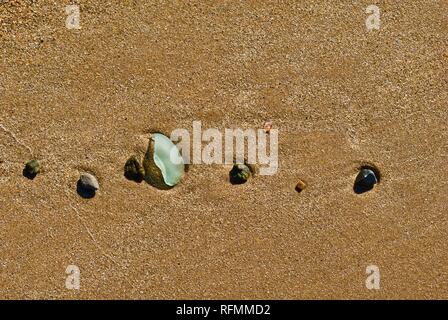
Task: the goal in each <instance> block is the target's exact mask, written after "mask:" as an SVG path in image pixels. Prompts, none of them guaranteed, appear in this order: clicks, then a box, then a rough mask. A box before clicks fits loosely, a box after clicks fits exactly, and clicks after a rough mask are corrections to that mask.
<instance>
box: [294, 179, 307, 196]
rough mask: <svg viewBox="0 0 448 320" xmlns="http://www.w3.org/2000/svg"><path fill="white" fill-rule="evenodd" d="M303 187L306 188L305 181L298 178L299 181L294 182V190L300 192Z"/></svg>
mask: <svg viewBox="0 0 448 320" xmlns="http://www.w3.org/2000/svg"><path fill="white" fill-rule="evenodd" d="M304 189H306V182H305V181H302V180H299V182H297V184H296V191H297V192H299V193H300V192H302V191H303V190H304Z"/></svg>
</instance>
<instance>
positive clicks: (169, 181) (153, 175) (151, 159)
mask: <svg viewBox="0 0 448 320" xmlns="http://www.w3.org/2000/svg"><path fill="white" fill-rule="evenodd" d="M143 168H144V169H145V177H144V178H145V181H146V182H148V183H149V184H151V185H152V186H154V187H156V188H158V189H162V190H167V189H171V188H173V187H174V186H175V185H177V184H178V183H179V181H180V180H181V178H182V176H183V174H184V171H185V164H184V160H183V158H182V156H181V154H180V152H179V149H178V148H177V147H176V145H175V144H174V143H173V142H172V141H171V140H170V139H169V138H168V137H166V136H164V135H163V134H161V133H153V134H151V136H150V139H149V144H148V149H147V151H146V154H145V158H144V159H143Z"/></svg>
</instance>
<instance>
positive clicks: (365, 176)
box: [353, 168, 378, 193]
mask: <svg viewBox="0 0 448 320" xmlns="http://www.w3.org/2000/svg"><path fill="white" fill-rule="evenodd" d="M377 183H378V177H377V174H376V173H375V171H373V170H372V169H369V168H362V169H361V170H360V171H359V173H358V175H357V176H356V179H355V184H354V186H353V189H354V191H355V193H364V192H367V191H369V190H371V189H373V187H374V186H375V185H376V184H377Z"/></svg>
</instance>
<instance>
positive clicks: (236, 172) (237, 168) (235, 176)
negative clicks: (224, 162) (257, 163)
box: [229, 164, 252, 184]
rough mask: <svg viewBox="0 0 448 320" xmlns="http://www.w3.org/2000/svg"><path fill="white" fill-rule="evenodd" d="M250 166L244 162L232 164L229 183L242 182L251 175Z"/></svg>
mask: <svg viewBox="0 0 448 320" xmlns="http://www.w3.org/2000/svg"><path fill="white" fill-rule="evenodd" d="M251 174H252V173H251V171H250V168H249V167H248V166H247V165H245V164H234V165H233V168H232V170H230V172H229V179H230V183H231V184H243V183H246V181H247V180H248V179H249V178H250V176H251Z"/></svg>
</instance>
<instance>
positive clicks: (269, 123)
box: [263, 121, 272, 133]
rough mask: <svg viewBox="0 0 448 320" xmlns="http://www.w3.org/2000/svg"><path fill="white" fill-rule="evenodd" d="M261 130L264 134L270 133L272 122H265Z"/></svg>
mask: <svg viewBox="0 0 448 320" xmlns="http://www.w3.org/2000/svg"><path fill="white" fill-rule="evenodd" d="M263 128H264V131H265V132H266V133H269V131H271V129H272V121H266V122H265V123H264V126H263Z"/></svg>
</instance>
